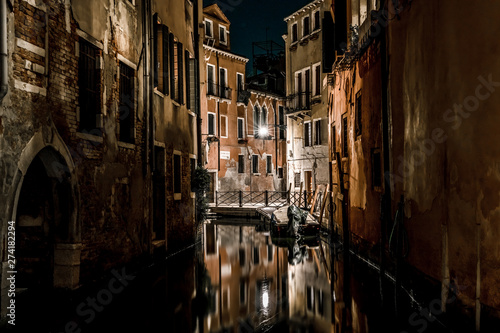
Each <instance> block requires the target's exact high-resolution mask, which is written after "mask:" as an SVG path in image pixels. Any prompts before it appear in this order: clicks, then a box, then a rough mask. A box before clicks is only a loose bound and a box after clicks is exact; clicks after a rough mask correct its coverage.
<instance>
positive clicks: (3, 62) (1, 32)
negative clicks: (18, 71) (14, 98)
mask: <svg viewBox="0 0 500 333" xmlns="http://www.w3.org/2000/svg"><path fill="white" fill-rule="evenodd" d="M8 83H9V76H8V67H7V0H0V102H1V101H2V99H3V98H4V97H5V95H7V91H8V90H9V85H8Z"/></svg>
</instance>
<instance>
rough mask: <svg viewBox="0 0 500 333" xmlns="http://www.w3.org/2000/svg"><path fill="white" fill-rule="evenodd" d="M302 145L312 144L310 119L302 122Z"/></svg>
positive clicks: (308, 145)
mask: <svg viewBox="0 0 500 333" xmlns="http://www.w3.org/2000/svg"><path fill="white" fill-rule="evenodd" d="M304 145H305V146H306V147H310V146H312V129H311V122H310V121H308V122H306V123H304Z"/></svg>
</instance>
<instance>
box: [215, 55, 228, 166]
mask: <svg viewBox="0 0 500 333" xmlns="http://www.w3.org/2000/svg"><path fill="white" fill-rule="evenodd" d="M215 54H216V57H217V73H216V74H215V75H216V77H217V84H218V85H217V87H218V89H217V90H218V93H219V96H217V97H218V98H217V120H216V121H215V123H216V124H217V125H218V126H217V137H218V138H219V140H218V141H217V151H218V152H217V154H218V155H219V156H218V158H217V171H219V172H220V139H221V138H220V105H219V103H220V95H221V88H222V87H221V85H220V68H219V54H218V53H217V52H216V53H215ZM226 131H227V128H226Z"/></svg>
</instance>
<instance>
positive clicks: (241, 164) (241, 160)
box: [238, 155, 245, 173]
mask: <svg viewBox="0 0 500 333" xmlns="http://www.w3.org/2000/svg"><path fill="white" fill-rule="evenodd" d="M244 172H245V155H238V173H244Z"/></svg>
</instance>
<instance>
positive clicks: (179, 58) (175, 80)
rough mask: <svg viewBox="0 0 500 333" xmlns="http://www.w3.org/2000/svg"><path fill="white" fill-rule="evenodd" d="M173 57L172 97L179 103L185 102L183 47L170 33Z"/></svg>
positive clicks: (171, 65) (171, 60) (171, 64)
mask: <svg viewBox="0 0 500 333" xmlns="http://www.w3.org/2000/svg"><path fill="white" fill-rule="evenodd" d="M170 44H171V52H170V54H171V57H170V67H171V69H172V73H171V76H170V85H171V86H172V99H173V100H175V101H177V102H178V103H179V104H183V103H184V77H183V74H184V67H183V48H182V43H181V42H179V41H178V40H177V39H176V38H175V37H174V35H172V34H170Z"/></svg>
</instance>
